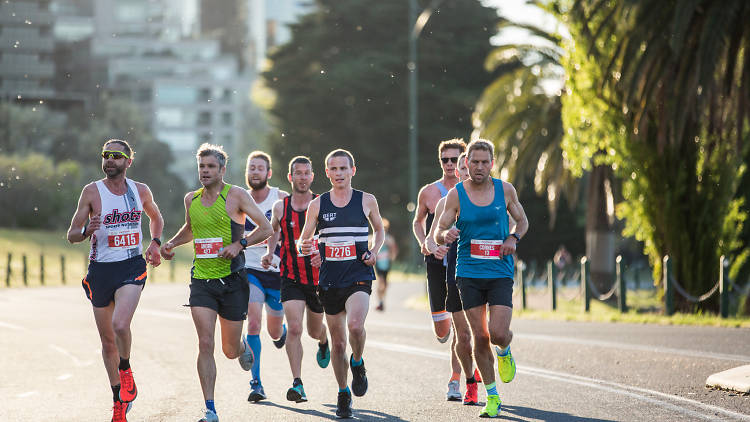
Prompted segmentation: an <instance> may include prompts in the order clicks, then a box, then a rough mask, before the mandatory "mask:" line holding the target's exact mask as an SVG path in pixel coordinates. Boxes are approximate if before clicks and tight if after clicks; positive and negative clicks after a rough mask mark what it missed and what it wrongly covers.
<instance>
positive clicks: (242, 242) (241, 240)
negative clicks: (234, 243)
mask: <svg viewBox="0 0 750 422" xmlns="http://www.w3.org/2000/svg"><path fill="white" fill-rule="evenodd" d="M240 246H242V249H245V248H247V239H245V238H244V237H243V238H242V239H240Z"/></svg>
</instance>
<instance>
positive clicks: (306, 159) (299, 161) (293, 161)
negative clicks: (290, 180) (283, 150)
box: [289, 155, 312, 174]
mask: <svg viewBox="0 0 750 422" xmlns="http://www.w3.org/2000/svg"><path fill="white" fill-rule="evenodd" d="M295 164H309V165H310V167H312V160H310V158H309V157H305V156H304V155H298V156H296V157H294V158H292V159H291V160H290V161H289V174H292V173H293V172H294V165H295Z"/></svg>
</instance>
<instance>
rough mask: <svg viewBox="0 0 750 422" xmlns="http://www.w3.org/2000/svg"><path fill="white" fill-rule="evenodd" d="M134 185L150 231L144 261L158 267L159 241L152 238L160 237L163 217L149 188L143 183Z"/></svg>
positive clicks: (159, 260) (159, 258)
mask: <svg viewBox="0 0 750 422" xmlns="http://www.w3.org/2000/svg"><path fill="white" fill-rule="evenodd" d="M136 187H137V188H138V195H139V196H140V197H141V203H142V204H143V211H144V212H145V213H146V215H147V216H148V229H149V233H151V242H149V245H148V248H147V249H146V262H148V263H149V264H151V265H153V266H154V267H158V266H159V264H160V263H161V257H160V256H159V248H160V247H161V243H158V242H156V241H154V240H153V239H155V238H158V239H161V235H162V231H163V230H164V218H162V216H161V212H160V211H159V207H158V206H157V205H156V202H155V201H154V196H153V194H152V193H151V189H149V187H148V186H146V185H145V184H143V183H136ZM160 241H161V240H160Z"/></svg>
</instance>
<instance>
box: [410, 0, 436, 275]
mask: <svg viewBox="0 0 750 422" xmlns="http://www.w3.org/2000/svg"><path fill="white" fill-rule="evenodd" d="M417 7H418V5H417V0H409V62H408V63H407V64H406V67H407V69H408V71H409V198H411V200H412V201H414V204H415V208H414V210H413V211H414V212H415V213H416V210H417V209H416V204H417V189H418V187H417V183H418V180H419V174H418V171H419V169H418V163H419V159H418V157H417V139H418V138H417V136H418V129H419V128H418V117H417V113H418V102H417V100H418V98H417V80H418V76H419V75H418V68H417V37H418V36H419V35H418V34H417V33H416V31H415V30H416V24H417ZM433 224H435V223H433ZM411 245H412V263H413V264H415V265H418V262H419V255H420V251H419V249H418V247H417V244H416V243H415V242H411Z"/></svg>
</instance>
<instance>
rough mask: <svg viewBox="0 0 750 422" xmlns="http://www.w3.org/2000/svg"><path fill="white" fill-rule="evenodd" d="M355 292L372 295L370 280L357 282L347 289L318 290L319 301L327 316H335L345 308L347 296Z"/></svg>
mask: <svg viewBox="0 0 750 422" xmlns="http://www.w3.org/2000/svg"><path fill="white" fill-rule="evenodd" d="M357 292H365V293H367V294H368V295H369V294H372V280H367V281H358V282H356V283H354V284H352V285H351V286H347V287H331V288H329V289H328V290H323V289H320V291H319V294H320V301H321V302H322V303H323V309H325V311H326V313H327V314H328V315H336V314H338V313H339V312H341V311H343V310H344V309H345V308H346V300H347V299H349V296H351V295H353V294H354V293H357Z"/></svg>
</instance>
